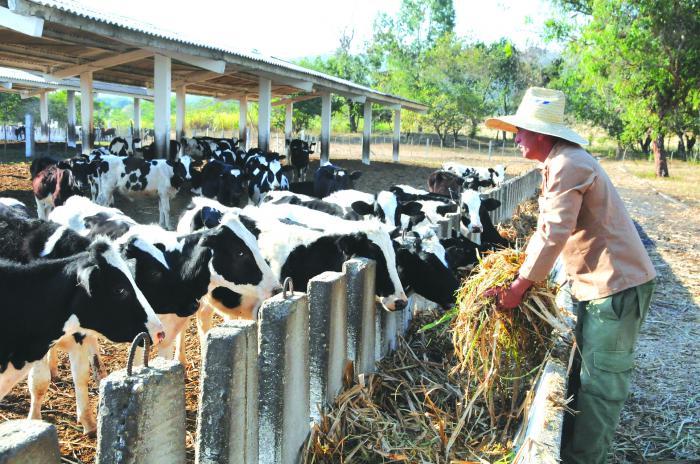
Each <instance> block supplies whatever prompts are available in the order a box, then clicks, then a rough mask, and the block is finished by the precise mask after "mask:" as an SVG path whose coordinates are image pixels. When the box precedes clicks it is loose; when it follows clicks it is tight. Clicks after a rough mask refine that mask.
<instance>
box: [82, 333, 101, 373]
mask: <svg viewBox="0 0 700 464" xmlns="http://www.w3.org/2000/svg"><path fill="white" fill-rule="evenodd" d="M83 346H85V349H86V350H87V354H88V357H89V358H88V359H89V360H90V367H92V378H93V379H94V380H95V383H100V380H102V379H104V378H105V377H107V368H106V367H105V365H104V363H103V362H102V356H101V355H100V341H99V340H98V339H97V335H95V334H91V333H88V334H86V336H85V338H84V339H83Z"/></svg>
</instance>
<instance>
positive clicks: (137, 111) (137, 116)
mask: <svg viewBox="0 0 700 464" xmlns="http://www.w3.org/2000/svg"><path fill="white" fill-rule="evenodd" d="M134 138H141V99H140V98H136V97H134Z"/></svg>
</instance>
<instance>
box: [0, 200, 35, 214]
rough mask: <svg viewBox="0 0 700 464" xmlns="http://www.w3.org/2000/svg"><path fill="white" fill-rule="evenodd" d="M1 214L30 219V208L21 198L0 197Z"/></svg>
mask: <svg viewBox="0 0 700 464" xmlns="http://www.w3.org/2000/svg"><path fill="white" fill-rule="evenodd" d="M0 216H9V217H18V218H24V219H29V216H30V214H29V209H28V208H27V206H26V205H25V204H24V203H22V202H21V201H19V200H16V199H14V198H10V197H0Z"/></svg>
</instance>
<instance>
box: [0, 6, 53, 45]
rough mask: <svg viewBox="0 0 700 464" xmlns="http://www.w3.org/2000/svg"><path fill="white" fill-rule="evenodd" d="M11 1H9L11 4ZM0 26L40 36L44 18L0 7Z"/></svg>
mask: <svg viewBox="0 0 700 464" xmlns="http://www.w3.org/2000/svg"><path fill="white" fill-rule="evenodd" d="M12 4H13V2H9V5H10V6H12ZM0 26H2V27H6V28H8V29H12V30H13V31H17V32H21V33H22V34H25V35H30V36H32V37H41V34H42V32H43V31H44V20H43V19H41V18H37V17H36V16H24V15H21V14H17V13H15V12H14V11H12V10H10V9H8V8H5V7H0Z"/></svg>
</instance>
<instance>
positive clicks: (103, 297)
mask: <svg viewBox="0 0 700 464" xmlns="http://www.w3.org/2000/svg"><path fill="white" fill-rule="evenodd" d="M0 292H1V294H2V296H3V301H4V304H3V305H2V306H1V307H0V315H2V318H3V320H4V321H5V323H4V324H2V326H1V327H0V399H2V398H3V397H4V396H5V395H6V394H7V393H8V392H9V391H10V390H11V389H12V387H14V386H15V385H16V384H17V383H18V382H19V381H21V380H22V379H23V378H24V377H25V376H26V375H27V373H28V372H29V371H30V369H31V368H32V367H33V366H35V365H36V366H37V368H38V369H37V371H36V372H35V376H34V378H33V379H32V382H31V383H32V384H34V385H36V384H37V383H41V384H43V386H42V387H38V388H37V389H39V390H41V389H43V390H44V391H45V390H46V388H47V387H48V381H49V372H48V367H47V366H46V358H45V356H46V354H47V352H48V351H49V348H50V347H51V345H52V344H53V343H54V342H56V341H57V340H59V339H61V338H63V337H73V334H75V333H85V332H88V333H89V332H93V331H94V332H98V333H101V334H103V335H104V336H106V337H107V338H109V339H110V340H112V341H115V342H130V341H131V340H132V339H133V338H134V337H135V336H136V335H137V334H139V333H141V332H147V333H148V334H149V336H150V337H151V339H152V340H153V342H154V343H155V344H157V343H159V342H160V341H161V340H162V339H163V338H164V337H165V333H164V331H163V326H162V325H161V323H160V321H159V320H158V317H157V316H156V315H155V313H154V312H153V309H152V308H151V306H150V304H149V303H148V301H147V300H146V298H145V297H144V295H143V293H141V291H140V290H139V289H138V287H136V285H135V283H134V281H133V278H132V277H131V274H130V273H129V270H128V267H127V265H126V263H125V262H124V260H123V259H122V258H121V257H120V256H119V253H118V252H117V251H116V249H115V248H114V247H113V246H112V245H111V244H110V243H109V242H108V241H105V240H96V241H95V242H93V243H92V244H91V245H90V246H89V247H88V249H87V251H86V252H83V253H80V254H77V255H73V256H70V257H68V258H63V259H57V260H39V261H33V262H30V263H29V264H20V263H17V262H13V261H7V260H4V259H0ZM18 308H22V310H21V311H19V310H18ZM80 340H82V339H79V338H76V341H80ZM80 407H81V405H80V404H79V408H80ZM39 415H40V411H37V410H34V411H31V417H33V418H39ZM81 415H82V414H81V411H80V410H79V416H81ZM84 425H85V424H84ZM91 427H92V430H94V426H92V425H91ZM86 428H89V427H86Z"/></svg>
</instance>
